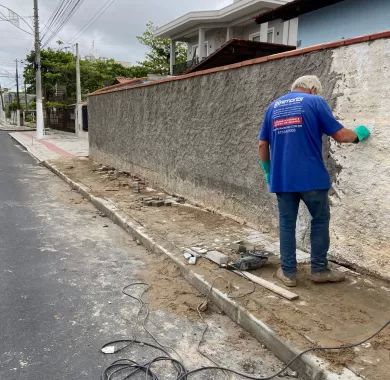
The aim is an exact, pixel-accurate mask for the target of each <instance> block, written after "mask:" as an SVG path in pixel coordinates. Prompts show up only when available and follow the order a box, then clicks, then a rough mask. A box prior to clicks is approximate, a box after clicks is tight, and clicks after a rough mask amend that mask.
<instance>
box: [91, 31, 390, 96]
mask: <svg viewBox="0 0 390 380" xmlns="http://www.w3.org/2000/svg"><path fill="white" fill-rule="evenodd" d="M385 38H390V30H387V31H384V32H380V33H374V34H367V35H364V36H359V37H353V38H348V39H344V40H338V41H333V42H327V43H323V44H319V45H313V46H309V47H306V48H302V49H296V50H291V51H288V52H283V53H277V54H273V55H269V56H266V57H261V58H254V59H250V60H247V61H243V62H239V63H234V64H231V65H226V66H220V67H215V68H212V69H206V70H202V71H197V72H194V73H190V74H184V75H180V76H175V77H170V78H165V79H161V80H158V81H154V82H149V83H143V84H139V85H135V86H131V85H127V86H126V84H123V86H121V87H118V85H113V86H110V87H106V88H102V89H100V90H97V91H95V92H93V93H91V94H89V95H88V96H89V97H90V96H98V95H104V94H108V93H112V92H118V91H125V90H129V89H135V88H140V87H150V86H156V85H159V84H163V83H168V82H175V81H180V80H185V79H190V78H194V77H199V76H204V75H210V74H214V73H219V72H223V71H228V70H234V69H238V68H241V67H246V66H252V65H257V64H260V63H265V62H270V61H276V60H280V59H283V58H289V57H295V56H299V55H304V54H307V53H312V52H316V51H321V50H327V49H333V48H338V47H343V46H349V45H355V44H359V43H362V42H369V41H374V40H379V39H385Z"/></svg>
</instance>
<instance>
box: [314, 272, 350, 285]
mask: <svg viewBox="0 0 390 380" xmlns="http://www.w3.org/2000/svg"><path fill="white" fill-rule="evenodd" d="M310 279H311V280H312V281H313V282H316V283H324V282H341V281H344V280H345V275H344V273H341V272H337V271H334V270H331V269H327V270H325V271H323V272H317V273H312V274H311V276H310Z"/></svg>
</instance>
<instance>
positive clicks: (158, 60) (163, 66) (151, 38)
mask: <svg viewBox="0 0 390 380" xmlns="http://www.w3.org/2000/svg"><path fill="white" fill-rule="evenodd" d="M155 29H156V28H155V27H154V25H153V23H152V22H151V21H150V22H148V23H147V24H146V30H145V32H144V33H143V34H142V36H137V39H138V41H140V42H141V43H142V44H143V45H145V46H147V47H148V48H149V52H148V53H147V54H146V59H145V60H144V61H142V62H139V64H140V65H141V66H142V67H144V68H145V69H146V70H147V71H148V73H151V74H161V75H168V74H169V65H170V56H171V40H170V39H169V38H159V37H156V36H155V35H154V31H155ZM186 61H187V46H186V44H185V43H182V42H179V43H176V63H177V64H180V63H184V62H186Z"/></svg>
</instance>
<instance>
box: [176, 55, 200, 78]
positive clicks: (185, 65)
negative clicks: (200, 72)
mask: <svg viewBox="0 0 390 380" xmlns="http://www.w3.org/2000/svg"><path fill="white" fill-rule="evenodd" d="M198 63H199V58H198V57H195V58H193V59H191V60H190V61H187V62H182V63H178V64H177V65H174V66H173V75H181V74H184V73H185V72H186V71H187V70H189V69H190V68H191V67H193V66H195V65H197V64H198Z"/></svg>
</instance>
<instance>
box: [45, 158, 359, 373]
mask: <svg viewBox="0 0 390 380" xmlns="http://www.w3.org/2000/svg"><path fill="white" fill-rule="evenodd" d="M41 163H42V165H44V166H45V167H47V168H48V169H49V170H51V171H52V172H53V173H54V174H56V175H57V176H59V177H60V178H61V179H63V180H64V181H65V182H66V183H68V184H69V185H70V186H71V187H72V188H73V189H75V190H77V191H78V192H79V193H80V194H81V195H82V196H83V197H85V198H86V199H88V200H89V201H90V202H91V203H92V204H93V205H94V206H95V207H96V208H97V209H98V210H100V211H101V212H104V213H105V214H106V215H107V216H108V217H109V218H110V219H111V220H112V221H113V222H114V223H116V224H117V225H119V226H120V227H121V228H123V229H124V230H125V231H126V232H128V233H129V234H130V235H132V236H133V237H134V238H135V239H137V240H139V241H140V242H141V243H142V244H143V245H144V246H145V247H146V248H147V249H149V250H150V251H152V252H154V253H158V254H163V255H165V256H167V257H169V258H170V259H171V260H172V261H173V262H174V263H175V265H176V266H177V267H178V268H179V270H180V272H181V274H182V276H183V277H184V278H185V279H186V280H187V281H188V282H189V283H190V284H191V285H192V286H194V287H195V288H196V289H198V290H199V291H200V292H201V293H202V294H206V293H208V292H209V290H210V287H211V284H210V283H209V282H207V281H206V280H205V279H204V278H203V277H202V276H200V275H199V274H197V273H195V272H193V271H192V269H191V267H189V266H188V265H186V264H185V263H184V262H183V261H182V260H180V259H179V258H178V257H176V255H175V254H174V253H172V252H170V251H169V250H167V249H166V248H164V247H163V246H162V245H160V244H158V243H157V242H156V241H155V240H154V239H153V238H152V237H151V236H149V234H148V232H147V230H146V229H145V228H144V227H143V226H142V225H141V224H140V223H138V222H137V221H136V220H134V219H132V218H129V217H127V216H125V215H122V214H121V212H120V210H119V209H118V207H116V205H115V204H114V203H113V202H111V201H109V200H107V199H104V198H99V197H96V196H94V195H92V194H91V191H90V189H89V188H88V187H86V186H84V185H82V184H79V183H77V182H75V181H73V180H72V179H70V178H69V177H68V176H66V175H65V174H64V173H62V172H61V171H60V170H59V169H57V168H56V166H55V165H53V164H51V163H48V162H47V161H42V162H41ZM210 299H211V301H212V302H214V303H215V304H216V305H218V307H219V308H220V309H221V310H222V311H224V312H225V313H226V314H227V315H228V316H229V317H230V318H231V319H232V320H233V321H234V322H236V323H237V324H238V325H240V326H241V327H243V328H244V329H245V330H247V331H248V332H249V333H250V334H252V335H253V336H254V337H255V338H256V339H257V340H259V341H260V342H261V343H263V344H265V345H266V347H267V348H268V349H269V350H271V351H272V352H273V353H274V354H275V355H276V356H277V357H278V358H279V359H280V360H281V361H283V362H284V363H287V362H289V361H290V360H291V359H292V358H293V357H295V356H296V355H297V354H298V353H299V352H300V351H299V350H298V349H297V348H295V347H293V346H292V345H291V344H290V343H288V342H286V341H285V340H284V339H282V338H281V337H280V336H278V335H277V334H276V332H275V331H273V330H272V329H271V328H270V327H268V326H267V325H266V324H265V323H264V322H262V321H261V320H259V319H257V318H256V317H255V316H254V315H253V314H252V313H250V312H249V311H248V310H246V309H245V308H244V307H242V306H241V305H239V304H238V303H237V302H235V301H234V300H233V299H231V298H229V297H228V296H227V295H226V294H224V293H223V292H221V291H220V290H218V289H215V288H213V289H212V291H211V292H210ZM328 367H329V364H328V363H327V362H325V361H324V360H322V359H319V358H318V357H316V356H315V355H312V354H305V355H303V356H301V357H300V358H298V359H297V360H296V361H295V362H294V363H293V364H292V365H291V368H292V369H293V370H294V371H296V372H297V373H298V374H299V376H300V377H302V378H303V379H305V380H358V379H361V377H359V376H357V375H356V374H354V373H353V372H352V371H350V370H348V369H344V371H343V372H342V373H341V374H337V373H334V372H332V371H330V370H328V369H327V368H328Z"/></svg>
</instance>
